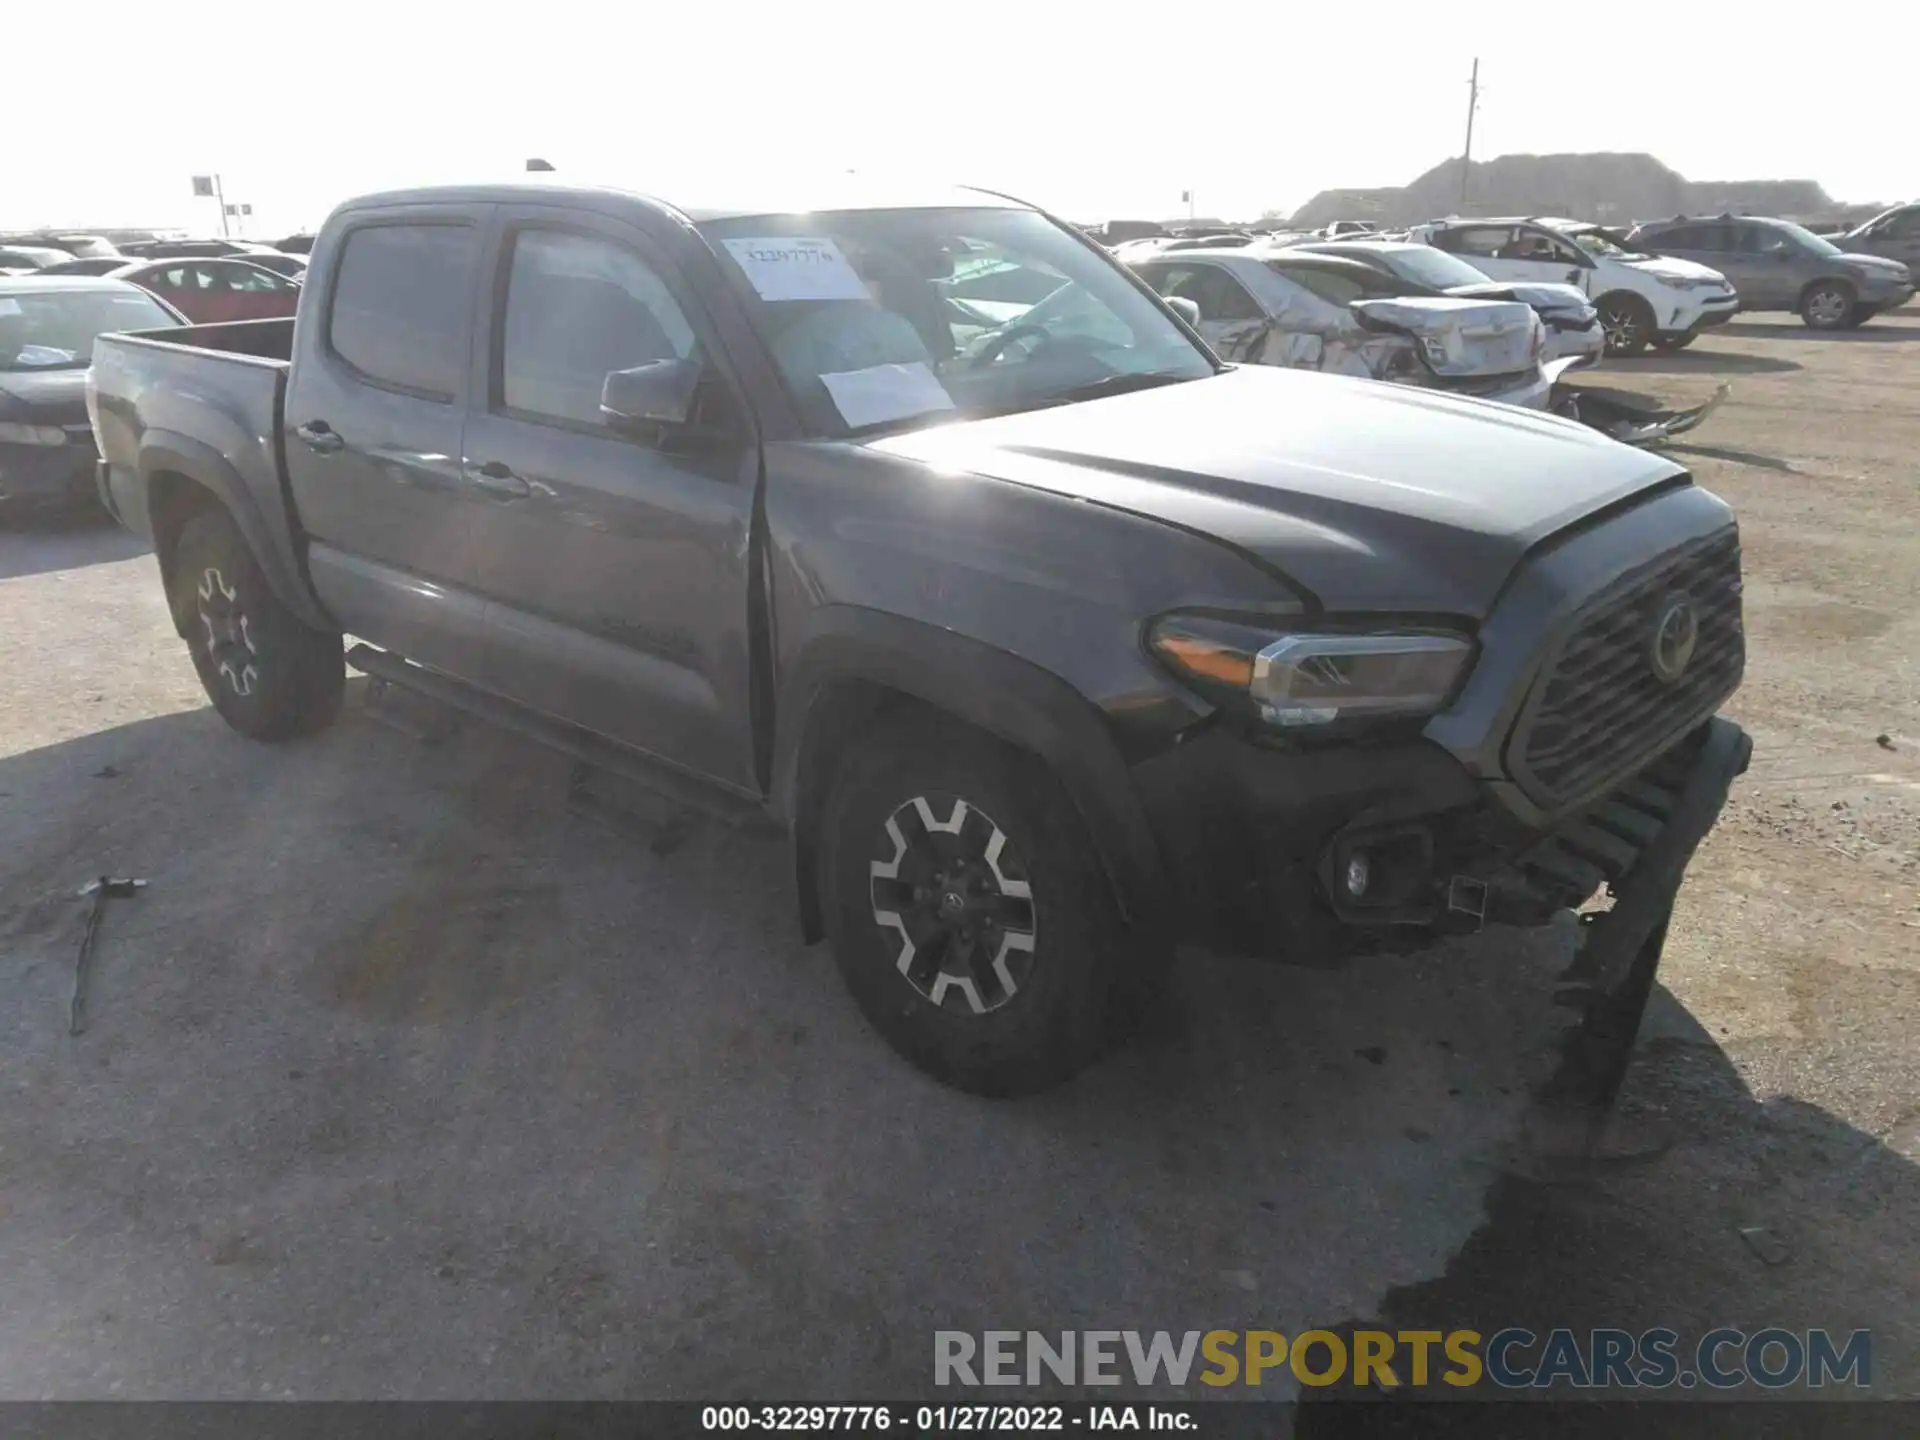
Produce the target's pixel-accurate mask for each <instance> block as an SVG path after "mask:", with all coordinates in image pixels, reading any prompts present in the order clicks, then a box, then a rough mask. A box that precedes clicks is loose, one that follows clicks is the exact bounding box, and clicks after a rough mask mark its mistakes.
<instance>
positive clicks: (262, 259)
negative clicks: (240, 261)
mask: <svg viewBox="0 0 1920 1440" xmlns="http://www.w3.org/2000/svg"><path fill="white" fill-rule="evenodd" d="M246 258H247V263H248V264H249V265H258V266H259V267H260V268H261V269H263V270H271V271H273V273H274V274H276V275H284V276H286V277H287V279H289V280H296V281H297V280H303V279H305V278H306V274H307V257H306V256H304V255H282V254H279V253H278V252H275V253H273V254H266V253H260V254H254V255H249V256H247V257H246Z"/></svg>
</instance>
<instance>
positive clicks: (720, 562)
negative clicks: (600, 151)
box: [461, 206, 759, 793]
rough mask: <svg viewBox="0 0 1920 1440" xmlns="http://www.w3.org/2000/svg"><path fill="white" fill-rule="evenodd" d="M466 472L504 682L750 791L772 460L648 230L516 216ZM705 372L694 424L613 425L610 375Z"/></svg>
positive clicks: (551, 710) (505, 245)
mask: <svg viewBox="0 0 1920 1440" xmlns="http://www.w3.org/2000/svg"><path fill="white" fill-rule="evenodd" d="M489 256H490V260H489V273H490V275H491V276H492V280H493V284H492V287H491V293H492V295H493V297H494V307H493V314H492V317H491V321H490V324H489V342H488V344H487V346H486V347H485V349H486V354H485V356H483V357H476V366H475V372H474V384H475V387H476V391H477V392H479V393H480V399H479V401H478V403H476V404H475V405H474V407H473V414H472V417H471V419H470V420H469V422H468V425H467V430H466V435H465V441H464V447H463V450H462V452H461V453H462V454H463V456H464V465H463V470H464V474H465V476H466V480H467V483H468V485H469V486H470V487H472V488H473V490H474V491H475V493H476V494H479V495H482V496H484V497H486V498H485V499H483V500H482V501H481V503H480V504H478V505H476V506H475V507H474V521H473V523H474V560H475V567H476V572H477V574H478V577H479V583H480V586H481V588H482V590H483V592H484V593H485V595H486V597H487V599H488V600H489V602H490V611H489V622H488V623H489V632H490V644H489V647H488V661H487V672H486V677H485V680H484V683H485V684H486V685H487V686H488V687H489V688H490V689H493V690H495V691H498V692H499V693H501V694H503V695H505V696H507V697H508V698H510V699H513V700H517V701H519V702H520V703H522V704H524V705H528V706H530V707H532V708H534V709H536V710H540V711H544V712H546V713H548V714H550V715H553V716H556V717H559V718H562V719H565V720H567V721H570V722H572V723H574V724H577V725H581V726H584V727H585V728H587V729H590V730H593V731H596V732H598V733H600V734H602V735H605V736H607V737H609V738H611V739H614V740H617V741H620V742H622V743H624V744H627V745H630V746H633V747H635V748H637V749H641V750H645V751H647V752H649V753H650V754H652V755H655V756H657V757H659V758H660V759H663V760H665V761H667V762H669V763H671V764H674V765H676V766H679V767H680V768H683V769H686V770H689V771H691V772H693V773H695V774H699V775H702V776H705V777H707V778H709V779H713V780H717V781H719V782H721V783H723V784H727V785H730V786H732V787H734V788H736V789H739V790H741V791H743V792H748V793H757V792H758V789H759V786H758V784H757V781H756V779H755V770H754V764H753V751H752V728H751V727H752V721H751V711H750V697H749V694H748V679H749V675H750V672H751V667H750V663H749V655H748V650H747V646H748V628H749V627H748V573H749V565H750V558H751V551H750V547H749V544H748V531H749V527H750V524H751V519H752V513H753V501H754V494H755V490H756V486H757V482H758V466H759V447H758V445H757V444H756V443H755V442H754V440H753V437H752V434H751V430H750V426H749V412H748V410H747V408H746V406H745V405H744V404H743V403H742V402H741V401H740V399H739V392H738V390H737V389H736V388H735V387H734V386H733V384H732V382H731V381H730V380H729V379H728V378H727V376H726V370H727V366H726V361H725V357H724V356H723V355H722V354H721V352H720V350H719V348H718V345H717V342H716V341H715V339H714V338H713V334H712V329H711V326H710V325H709V323H708V322H707V320H706V318H705V316H704V314H703V313H702V312H701V310H700V309H699V307H698V306H697V305H696V304H694V303H693V301H692V299H691V296H690V293H689V291H688V288H687V287H686V286H685V285H684V284H683V283H682V282H681V281H680V279H679V277H678V276H677V274H676V273H675V271H674V270H673V268H672V267H671V266H670V265H669V264H668V263H666V261H665V260H664V258H663V257H662V255H661V254H660V251H659V249H658V248H657V247H656V246H655V245H654V244H653V243H652V242H651V241H650V240H649V239H648V237H647V236H645V235H644V234H642V233H640V232H639V231H638V230H636V229H634V228H632V227H629V226H626V225H623V224H619V223H616V222H612V221H597V220H589V219H585V218H576V217H573V216H570V215H566V214H563V213H561V212H558V211H554V210H550V209H547V208H545V207H541V206H527V207H524V208H503V209H502V210H501V213H500V220H499V224H498V226H497V227H496V233H495V235H494V238H493V240H492V242H491V244H490V245H489ZM669 359H677V360H691V361H695V362H700V363H704V364H705V366H706V367H707V374H708V378H707V380H705V381H703V383H702V389H701V394H700V400H699V402H698V403H699V406H700V411H699V413H698V415H697V417H696V418H697V419H698V420H700V421H701V422H702V423H700V424H699V425H697V426H690V427H686V428H684V429H683V428H681V427H675V426H659V427H652V428H650V429H636V428H633V427H624V428H615V427H614V426H613V425H611V424H610V423H609V421H608V418H607V417H606V416H605V415H603V414H602V412H601V409H600V400H601V392H602V387H603V385H604V384H605V382H606V378H607V376H608V374H609V372H612V371H616V370H627V369H631V368H634V367H637V366H641V365H645V364H647V363H648V362H649V361H657V360H669Z"/></svg>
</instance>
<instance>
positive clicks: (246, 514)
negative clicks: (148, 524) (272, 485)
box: [139, 429, 339, 630]
mask: <svg viewBox="0 0 1920 1440" xmlns="http://www.w3.org/2000/svg"><path fill="white" fill-rule="evenodd" d="M139 474H140V489H141V491H142V493H143V494H144V495H145V496H146V497H147V504H148V506H149V508H151V505H152V496H153V491H154V484H155V481H156V480H157V479H158V478H159V477H160V476H162V475H167V474H173V475H183V476H185V477H186V478H187V479H189V480H191V481H193V482H194V483H195V484H197V485H199V486H201V487H202V488H204V489H205V490H207V491H208V492H209V493H210V494H212V495H213V497H214V498H215V499H216V500H218V501H219V502H220V504H221V505H222V506H224V507H225V509H226V511H227V513H228V514H230V515H231V516H233V520H234V523H235V524H236V525H238V526H239V527H240V533H241V534H242V535H243V536H245V537H246V541H247V545H248V546H249V547H250V548H251V549H252V551H253V554H254V558H255V559H256V560H257V561H258V562H259V564H260V571H261V573H262V574H263V575H265V576H266V578H267V583H268V584H269V585H270V586H272V587H273V593H274V594H275V595H276V596H278V597H279V599H280V601H281V603H282V604H284V605H285V606H286V607H287V608H288V609H289V610H291V611H293V613H294V614H295V615H298V616H299V617H300V618H301V619H302V620H303V621H305V622H306V623H307V624H308V625H311V626H312V627H313V628H314V629H316V630H337V629H339V626H338V625H337V624H336V623H335V622H334V621H333V619H332V618H331V617H330V616H329V615H328V614H327V613H326V610H325V609H324V608H323V607H322V606H321V604H320V602H319V600H318V599H317V598H316V597H315V595H314V593H313V591H312V589H311V588H310V587H309V586H308V584H307V581H306V577H305V574H304V572H303V570H302V568H301V564H300V559H299V556H298V555H297V554H296V553H295V550H294V538H293V533H292V529H291V527H290V526H289V525H288V523H287V521H286V518H285V516H284V514H278V515H274V516H271V517H270V516H268V515H266V514H265V513H264V512H263V511H262V509H261V507H260V504H259V501H258V500H257V499H256V498H255V496H254V493H253V490H252V488H251V487H249V486H248V484H247V483H246V480H245V479H244V478H243V477H242V476H241V474H240V472H239V471H238V470H236V469H235V468H234V466H233V465H232V463H231V462H229V461H228V460H227V458H226V457H225V456H223V455H222V454H220V452H219V451H217V450H215V449H214V448H213V447H212V446H211V445H208V444H206V443H205V442H204V441H200V440H195V439H194V438H193V437H192V436H190V435H182V434H180V433H178V432H177V431H170V430H154V429H150V430H148V431H146V432H145V433H144V434H143V435H142V436H141V437H140V451H139ZM157 538H158V537H156V539H157ZM163 563H164V557H163Z"/></svg>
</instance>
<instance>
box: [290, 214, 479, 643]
mask: <svg viewBox="0 0 1920 1440" xmlns="http://www.w3.org/2000/svg"><path fill="white" fill-rule="evenodd" d="M488 208H489V207H486V206H475V207H470V208H463V207H457V206H447V207H443V206H433V207H406V208H404V209H399V210H395V211H385V212H382V211H375V212H369V213H368V214H367V215H366V216H365V217H364V218H358V219H356V220H355V221H354V222H352V228H350V229H347V230H346V231H345V232H344V234H343V236H342V238H341V239H340V240H339V241H337V242H335V243H334V244H333V246H332V248H331V249H330V250H329V251H328V253H327V254H325V255H324V256H323V257H322V261H323V264H324V266H325V272H324V273H322V271H321V267H319V266H316V267H315V272H316V279H315V280H314V281H313V282H312V283H313V284H314V285H315V287H316V289H315V292H314V294H313V295H312V298H311V299H310V300H309V302H308V305H307V307H306V311H307V313H305V314H304V315H302V317H301V320H300V325H301V335H300V337H299V339H298V341H297V345H296V348H297V351H298V356H299V358H298V359H297V361H296V362H295V364H294V367H293V376H292V379H291V382H290V384H289V388H288V391H287V402H286V437H285V444H286V456H287V476H288V480H289V482H290V483H291V485H292V487H293V495H294V500H295V503H296V504H297V505H298V507H299V511H300V518H301V521H302V522H303V523H304V525H305V527H306V530H307V535H308V538H309V542H310V543H309V546H308V567H309V569H310V571H311V572H312V575H313V581H314V586H315V588H316V589H317V590H318V591H319V593H320V597H321V599H322V600H324V601H325V602H326V603H327V605H328V608H329V609H331V610H332V611H333V613H334V615H335V616H336V618H338V619H339V620H340V622H341V624H342V626H343V628H345V629H346V630H347V631H348V632H349V633H351V634H355V635H361V636H364V637H365V638H367V639H368V640H371V641H373V642H374V643H375V644H378V645H381V646H384V647H386V648H388V649H391V650H394V651H396V652H398V653H399V654H401V655H404V656H405V657H406V658H408V659H410V660H416V661H418V662H420V663H421V664H423V665H429V666H432V667H434V668H436V669H440V670H445V671H447V672H449V673H451V674H454V675H458V676H461V677H463V678H467V679H471V678H473V677H474V674H475V670H476V668H477V665H478V661H479V652H480V649H481V645H480V636H481V634H482V632H483V628H484V627H483V625H482V624H481V619H482V616H483V614H484V606H482V605H481V604H480V602H479V601H478V600H477V599H476V598H475V596H474V592H473V573H472V552H471V546H470V536H469V533H468V515H469V512H470V511H471V510H473V509H474V508H475V506H474V502H473V497H472V495H471V493H470V490H469V487H468V486H467V485H466V483H465V482H464V480H463V479H462V477H461V474H460V458H459V457H460V433H461V428H462V424H463V421H464V417H465V414H466V406H467V385H468V373H469V368H470V350H471V345H472V328H473V327H472V318H471V317H472V314H473V311H474V307H475V294H474V287H475V283H476V280H477V277H478V273H479V256H480V240H481V228H480V227H481V222H482V221H484V219H485V218H486V214H487V210H488Z"/></svg>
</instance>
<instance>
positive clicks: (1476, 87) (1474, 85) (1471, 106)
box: [1460, 55, 1480, 214]
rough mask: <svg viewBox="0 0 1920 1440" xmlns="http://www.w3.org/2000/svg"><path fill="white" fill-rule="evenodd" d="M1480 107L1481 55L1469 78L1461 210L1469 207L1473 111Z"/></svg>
mask: <svg viewBox="0 0 1920 1440" xmlns="http://www.w3.org/2000/svg"><path fill="white" fill-rule="evenodd" d="M1479 108H1480V57H1479V56H1478V55H1476V56H1474V57H1473V74H1472V75H1471V76H1470V77H1469V78H1468V80H1467V146H1466V149H1465V150H1463V151H1462V152H1461V155H1460V210H1461V213H1462V214H1465V213H1466V209H1467V177H1468V176H1469V175H1471V174H1473V112H1474V111H1476V110H1478V109H1479Z"/></svg>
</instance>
